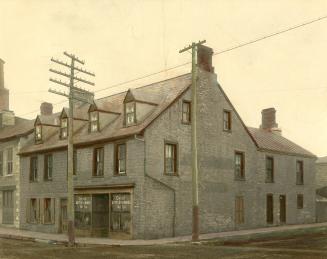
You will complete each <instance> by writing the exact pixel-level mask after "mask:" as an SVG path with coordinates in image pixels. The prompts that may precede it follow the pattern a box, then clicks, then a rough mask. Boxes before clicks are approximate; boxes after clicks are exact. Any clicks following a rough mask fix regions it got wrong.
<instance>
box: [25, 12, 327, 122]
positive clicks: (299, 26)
mask: <svg viewBox="0 0 327 259" xmlns="http://www.w3.org/2000/svg"><path fill="white" fill-rule="evenodd" d="M326 18H327V15H325V16H321V17H318V18H315V19H313V20H310V21H307V22H303V23H301V24H298V25H295V26H292V27H289V28H287V29H284V30H281V31H278V32H274V33H270V34H267V35H265V36H262V37H260V38H257V39H254V40H251V41H247V42H244V43H240V44H238V45H236V46H234V47H230V48H227V49H224V50H221V51H218V52H215V53H214V54H213V55H220V54H223V53H226V52H230V51H233V50H235V49H239V48H242V47H245V46H248V45H250V44H253V43H256V42H259V41H262V40H265V39H268V38H271V37H274V36H277V35H280V34H283V33H286V32H289V31H292V30H295V29H298V28H301V27H304V26H307V25H310V24H313V23H315V22H318V21H321V20H324V19H326ZM189 64H191V62H186V63H183V64H180V65H176V66H173V67H170V68H167V69H163V70H160V71H158V72H155V73H151V74H147V75H144V76H140V77H137V78H134V79H130V80H127V81H124V82H121V83H117V84H114V85H111V86H108V87H105V88H101V89H98V90H96V91H94V92H95V93H97V92H101V91H105V90H108V89H111V88H115V87H118V86H122V85H125V84H128V83H132V82H135V81H138V80H141V79H145V78H148V77H151V76H154V75H158V74H161V73H164V72H168V71H170V70H174V69H176V68H180V67H183V66H186V65H189ZM63 102H65V101H62V102H58V103H55V104H54V105H57V104H61V103H63ZM37 111H38V110H37ZM34 112H35V111H32V112H29V113H25V114H22V115H19V116H24V115H27V114H30V113H34Z"/></svg>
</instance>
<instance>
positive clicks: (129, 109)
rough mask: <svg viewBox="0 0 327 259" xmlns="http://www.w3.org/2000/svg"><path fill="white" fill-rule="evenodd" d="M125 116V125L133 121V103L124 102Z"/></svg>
mask: <svg viewBox="0 0 327 259" xmlns="http://www.w3.org/2000/svg"><path fill="white" fill-rule="evenodd" d="M125 116H126V125H130V124H133V123H135V121H136V120H135V117H136V115H135V103H134V102H132V103H126V104H125Z"/></svg>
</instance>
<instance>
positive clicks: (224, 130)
mask: <svg viewBox="0 0 327 259" xmlns="http://www.w3.org/2000/svg"><path fill="white" fill-rule="evenodd" d="M223 132H226V133H232V130H231V129H230V130H226V129H223Z"/></svg>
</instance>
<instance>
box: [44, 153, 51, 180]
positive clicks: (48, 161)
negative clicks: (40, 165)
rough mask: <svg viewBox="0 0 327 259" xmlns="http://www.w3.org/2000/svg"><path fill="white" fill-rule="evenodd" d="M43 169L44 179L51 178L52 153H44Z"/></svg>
mask: <svg viewBox="0 0 327 259" xmlns="http://www.w3.org/2000/svg"><path fill="white" fill-rule="evenodd" d="M44 169H45V175H44V176H45V179H46V180H52V171H53V157H52V155H45V161H44Z"/></svg>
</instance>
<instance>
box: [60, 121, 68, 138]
mask: <svg viewBox="0 0 327 259" xmlns="http://www.w3.org/2000/svg"><path fill="white" fill-rule="evenodd" d="M67 136H68V118H62V119H61V121H60V137H61V138H63V139H65V138H67Z"/></svg>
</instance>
